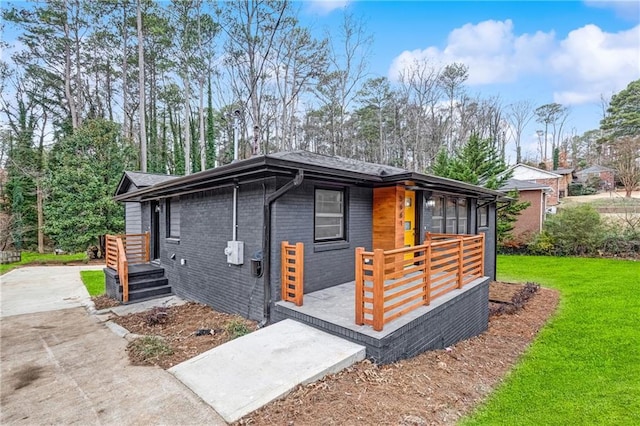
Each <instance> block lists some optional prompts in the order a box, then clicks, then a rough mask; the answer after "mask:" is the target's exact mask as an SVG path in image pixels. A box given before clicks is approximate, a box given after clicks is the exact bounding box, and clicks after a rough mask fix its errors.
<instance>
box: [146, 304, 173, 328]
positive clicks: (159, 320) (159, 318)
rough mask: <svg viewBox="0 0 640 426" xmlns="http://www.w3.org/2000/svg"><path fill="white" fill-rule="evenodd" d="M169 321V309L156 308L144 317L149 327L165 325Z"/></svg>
mask: <svg viewBox="0 0 640 426" xmlns="http://www.w3.org/2000/svg"><path fill="white" fill-rule="evenodd" d="M168 319H169V309H167V308H165V307H160V306H156V307H155V308H153V309H151V310H150V311H149V312H147V314H146V315H145V317H144V320H145V322H146V323H147V325H148V326H150V327H152V326H154V325H158V324H164V323H166V322H167V320H168Z"/></svg>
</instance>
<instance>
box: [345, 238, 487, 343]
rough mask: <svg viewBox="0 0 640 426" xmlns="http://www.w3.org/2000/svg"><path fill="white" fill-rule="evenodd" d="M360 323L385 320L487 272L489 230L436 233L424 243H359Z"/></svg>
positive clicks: (376, 326) (374, 323) (375, 326)
mask: <svg viewBox="0 0 640 426" xmlns="http://www.w3.org/2000/svg"><path fill="white" fill-rule="evenodd" d="M355 275H356V279H355V282H356V283H355V287H356V307H355V308H356V324H358V325H365V324H367V325H371V326H373V329H374V330H376V331H381V330H382V329H383V327H384V325H385V324H386V323H388V322H389V321H393V320H394V319H397V318H399V317H401V316H402V315H405V314H407V313H409V312H411V311H413V310H414V309H417V308H419V307H421V306H424V305H429V304H430V303H431V301H432V300H434V299H436V298H438V297H441V296H443V295H445V294H447V293H449V292H450V291H453V290H456V289H460V288H462V287H463V286H464V285H466V284H468V283H470V282H471V281H473V280H475V279H477V278H480V277H482V276H484V234H480V235H445V234H437V235H434V234H431V235H428V236H427V239H426V241H425V243H424V244H422V245H419V246H414V247H405V248H400V249H395V250H382V249H376V250H374V251H373V252H367V251H364V248H362V247H358V248H357V249H356V271H355Z"/></svg>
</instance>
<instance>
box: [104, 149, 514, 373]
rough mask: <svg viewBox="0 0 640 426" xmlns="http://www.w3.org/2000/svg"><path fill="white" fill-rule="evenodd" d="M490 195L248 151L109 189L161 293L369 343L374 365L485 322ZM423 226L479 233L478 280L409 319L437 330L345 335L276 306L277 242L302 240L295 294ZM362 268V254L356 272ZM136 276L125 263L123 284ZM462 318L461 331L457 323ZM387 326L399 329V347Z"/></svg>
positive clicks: (113, 289) (432, 180) (358, 165)
mask: <svg viewBox="0 0 640 426" xmlns="http://www.w3.org/2000/svg"><path fill="white" fill-rule="evenodd" d="M501 197H503V195H502V194H501V193H499V192H496V191H492V190H488V189H485V188H482V187H478V186H474V185H470V184H466V183H462V182H457V181H453V180H450V179H444V178H440V177H436V176H431V175H427V174H422V173H416V172H411V171H408V170H404V169H401V168H396V167H390V166H384V165H379V164H372V163H367V162H363V161H357V160H352V159H346V158H341V157H330V156H325V155H320V154H314V153H310V152H306V151H295V152H283V153H275V154H268V155H263V156H257V157H253V158H250V159H247V160H241V161H238V162H235V163H232V164H229V165H225V166H222V167H218V168H215V169H209V170H205V171H202V172H199V173H195V174H192V175H189V176H184V177H170V176H162V177H158V176H157V175H144V174H136V173H132V172H126V173H125V175H124V176H123V178H122V181H121V183H120V185H119V186H118V189H117V191H116V194H115V199H116V200H117V201H121V202H124V203H126V205H127V206H128V207H127V209H126V211H127V215H126V222H127V228H126V229H127V233H138V232H140V233H147V232H148V233H149V236H150V237H149V239H150V242H149V251H150V256H149V260H150V262H149V264H150V265H151V266H152V267H155V268H159V270H160V271H161V272H157V271H156V274H157V275H158V277H161V279H162V280H163V281H162V286H163V288H169V289H170V290H167V291H172V292H174V293H175V294H177V295H179V296H181V297H183V298H186V299H190V300H195V301H199V302H202V303H206V304H208V305H210V306H212V307H213V308H215V309H217V310H220V311H224V312H229V313H235V314H239V315H242V316H244V317H247V318H250V319H254V320H258V321H261V322H262V324H265V325H266V324H268V323H269V322H273V321H278V320H281V319H283V318H286V317H290V318H294V319H297V320H300V321H305V322H307V323H309V324H310V325H313V326H316V327H320V328H323V329H325V330H326V331H329V332H331V333H334V334H338V335H341V336H343V337H345V338H349V339H351V340H354V341H359V342H360V343H362V342H363V341H364V340H367V339H368V340H371V339H374V340H377V343H371V342H370V344H367V347H368V350H370V356H371V357H373V358H375V359H376V360H378V361H380V362H389V361H393V360H395V359H399V358H402V357H406V356H411V355H413V354H415V353H419V352H420V351H423V350H425V348H426V349H430V348H434V347H439V346H442V345H447V344H452V343H453V341H452V339H453V340H456V339H457V340H459V339H460V338H466V337H469V336H471V335H475V334H478V333H480V332H482V331H483V330H485V329H486V326H487V316H488V313H487V306H486V305H487V303H486V302H487V292H488V282H489V280H490V279H492V278H494V277H495V261H496V257H495V246H496V233H495V232H496V231H495V230H496V226H495V223H496V204H497V203H498V202H500V201H501V200H502V198H501ZM428 233H433V234H434V235H444V234H447V235H460V236H461V235H479V234H483V235H484V238H483V240H482V241H483V250H482V263H483V265H482V266H483V267H482V268H480V269H481V270H482V274H481V275H482V276H483V277H484V278H483V279H481V280H476V281H477V283H475V281H474V283H475V284H473V285H469V286H466V287H472V288H470V289H468V290H464V289H462V290H459V291H458V290H456V292H453V293H450V294H448V295H447V297H444V298H442V300H444V301H441V302H438V303H433V304H432V305H433V306H435V307H433V308H430V309H431V311H430V314H428V315H426V314H425V315H426V316H425V315H422V316H421V317H422V320H419V321H418V323H419V322H420V321H423V323H424V321H425V318H427V317H429V315H430V318H432V320H431V321H432V322H431V325H430V326H429V327H428V328H430V329H431V330H436V329H438V330H439V328H438V327H433V321H434V320H433V318H436V320H437V321H438V322H439V323H440V324H441V325H442V327H444V328H445V330H439V331H438V332H437V333H436V334H437V335H434V336H431V335H430V334H429V333H426V332H425V331H424V329H421V328H420V327H417V326H416V324H418V323H416V322H412V323H406V324H402V325H398V326H394V325H393V323H394V322H393V321H392V322H391V323H390V324H389V326H388V328H389V329H391V330H392V331H393V330H396V331H393V332H391V331H390V332H387V334H385V335H384V336H383V335H375V333H378V331H376V332H373V334H371V333H368V332H365V333H364V334H363V335H362V336H364V337H362V336H360V337H358V336H357V335H356V334H358V333H359V331H358V330H360V328H362V327H365V328H367V327H368V328H369V329H370V328H371V327H369V326H368V325H366V324H367V323H366V322H365V325H362V324H359V325H355V324H354V327H353V328H354V330H355V331H354V330H348V329H345V327H341V326H337V325H335V324H333V325H332V324H328V322H329V321H324V320H320V319H318V318H316V319H313V318H311V317H308V315H307V314H305V313H304V312H302V311H295V309H294V310H288V308H287V306H286V305H287V304H288V303H289V302H285V303H283V302H282V301H281V280H282V277H283V273H282V265H281V255H282V250H281V243H282V242H283V241H288V242H290V243H291V244H294V243H303V244H304V253H303V257H304V279H303V292H304V295H305V296H306V295H308V294H310V293H315V292H320V291H325V290H328V289H332V288H334V287H337V286H340V285H344V284H345V283H351V284H352V285H353V281H354V279H356V278H357V277H356V274H357V272H356V269H357V268H356V257H357V256H356V248H358V247H362V248H364V250H365V251H369V252H371V253H373V251H374V249H384V250H391V251H393V250H394V249H398V248H403V247H412V246H415V247H421V245H423V244H426V243H427V241H426V240H427V239H429V238H430V237H428V235H429V234H428ZM460 244H462V243H460ZM443 247H444V246H443ZM461 247H462V246H461ZM434 250H436V249H434ZM442 250H444V249H442ZM461 250H462V249H461ZM388 253H393V252H388ZM420 253H421V252H417V251H416V252H415V253H414V252H412V253H411V254H410V255H411V256H416V259H418V260H416V261H414V260H413V258H412V257H410V256H409V255H408V254H400V255H398V254H395V255H394V254H389V255H388V256H391V257H389V259H392V260H393V256H396V257H395V259H402V258H403V256H404V259H405V260H406V259H407V258H410V259H411V260H410V261H407V262H408V263H407V264H406V265H404V266H403V267H404V268H408V267H410V266H411V267H413V265H421V264H424V263H425V262H424V261H423V260H420V259H423V258H421V257H419V256H421V254H420ZM429 253H432V252H431V251H430V252H429ZM398 256H399V257H398ZM463 257H464V256H463V255H461V257H460V259H459V261H460V265H462V261H463ZM478 259H480V257H478ZM397 262H400V261H399V260H398V261H397ZM440 263H442V264H446V263H447V262H446V261H441V262H440ZM449 263H451V262H449ZM370 264H371V261H370V260H366V261H363V265H364V269H367V265H370ZM132 268H133V267H132ZM397 269H398V268H396V270H397ZM400 269H402V268H400ZM136 273H137V272H136V271H135V270H134V269H129V274H130V280H129V281H130V283H131V284H130V285H131V286H134V285H135V279H134V278H135V277H133V275H135V274H136ZM140 273H141V274H142V272H140ZM105 274H106V276H107V287H108V292H110V293H111V295H112V296H114V297H118V295H119V293H118V291H122V290H121V289H118V276H117V273H115V272H114V271H113V270H111V268H105ZM366 274H368V272H365V275H366ZM396 275H398V272H396ZM444 275H447V274H446V273H444ZM462 275H463V274H462V273H460V279H461V280H462ZM398 276H399V275H398ZM141 281H144V280H141ZM147 281H148V279H147ZM120 286H121V284H120ZM140 287H143V285H142V284H141V285H140ZM466 287H465V288H466ZM130 291H131V292H132V294H135V292H136V291H137V290H135V289H134V290H130ZM458 293H459V295H458ZM463 293H464V294H463ZM316 294H320V293H316ZM465 295H466V296H465ZM469 297H471V298H469ZM365 299H366V298H365ZM445 299H446V300H445ZM457 299H460V303H457V305H459V306H457V307H456V306H454V305H456V300H457ZM367 300H368V299H367ZM367 300H365V302H367ZM478 301H479V302H478ZM365 302H362V303H365ZM367 303H368V302H367ZM305 304H307V302H306V299H305ZM291 305H292V306H293V304H291ZM436 305H437V306H436ZM363 306H364V305H363ZM296 309H297V308H296ZM366 312H369V311H368V310H367V308H365V313H366ZM465 315H467V316H468V318H466V319H465V321H466V322H467V323H468V325H467V326H465V325H464V324H463V325H460V318H464V316H465ZM307 317H308V318H307ZM446 324H450V325H449V326H447V325H446ZM422 327H426V326H424V325H423V326H422ZM447 327H448V328H449V329H450V330H448V329H447ZM398 330H400V331H398ZM367 333H368V334H367ZM389 333H391V335H398V336H400V335H402V337H401V339H403V341H404V342H405V343H404V344H400V343H398V340H397V339H395V337H394V338H393V339H392V337H393V336H391V337H390V335H389ZM360 334H362V333H360ZM432 334H433V333H432ZM447 334H448V335H449V337H447V336H445V337H443V335H447ZM398 336H396V337H398ZM418 336H422V337H420V338H418ZM425 336H426V337H425ZM385 339H387V340H385ZM389 339H391V340H389ZM421 339H422V340H424V342H422V344H421V343H420V341H421ZM376 345H378V346H376ZM385 347H386V349H385ZM376 348H377V349H376ZM398 348H400V349H398Z"/></svg>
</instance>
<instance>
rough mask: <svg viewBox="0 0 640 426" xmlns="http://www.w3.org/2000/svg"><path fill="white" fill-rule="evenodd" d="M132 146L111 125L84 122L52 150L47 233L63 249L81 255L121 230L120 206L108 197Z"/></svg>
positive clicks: (129, 161) (130, 160)
mask: <svg viewBox="0 0 640 426" xmlns="http://www.w3.org/2000/svg"><path fill="white" fill-rule="evenodd" d="M135 162H136V160H135V151H134V149H133V145H132V144H131V143H130V142H129V141H128V140H125V139H124V138H122V137H121V136H120V127H119V126H118V125H117V124H115V123H112V122H110V121H106V120H102V119H98V120H87V121H85V123H84V124H83V125H82V126H81V127H79V128H78V129H76V131H75V132H74V134H73V135H71V136H68V137H66V138H64V139H63V140H62V141H60V142H59V143H58V144H56V145H55V147H54V148H53V149H52V151H51V154H50V159H49V170H50V175H51V178H50V182H49V186H50V197H49V202H48V203H47V205H46V206H45V215H46V219H47V221H46V230H47V233H48V235H49V236H50V237H51V238H53V240H54V242H55V243H56V245H57V246H59V247H60V248H62V249H64V250H84V249H86V248H87V246H88V245H89V244H92V243H94V244H95V243H96V242H97V240H98V237H99V236H101V235H104V234H106V233H117V232H122V231H123V230H124V212H123V207H122V205H121V204H118V203H116V202H115V201H113V193H114V191H115V189H116V186H117V185H118V182H119V180H120V178H121V176H122V172H123V171H124V170H125V168H127V167H128V166H131V165H132V164H135Z"/></svg>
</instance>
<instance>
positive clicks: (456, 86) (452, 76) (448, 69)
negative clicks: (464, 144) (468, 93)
mask: <svg viewBox="0 0 640 426" xmlns="http://www.w3.org/2000/svg"><path fill="white" fill-rule="evenodd" d="M468 78H469V67H467V66H466V65H465V64H463V63H458V62H455V63H453V64H449V65H447V66H445V67H444V69H443V70H442V72H441V73H440V75H439V76H438V84H439V85H440V87H441V88H442V90H443V91H444V93H445V95H446V96H447V98H448V100H449V117H448V119H447V121H448V129H449V132H448V136H447V144H448V146H449V151H450V152H453V150H454V149H455V147H456V145H457V144H456V141H454V136H453V135H454V129H455V123H454V115H453V112H454V106H455V100H456V98H457V97H459V96H460V95H461V94H462V92H463V85H464V82H465V81H467V79H468Z"/></svg>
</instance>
